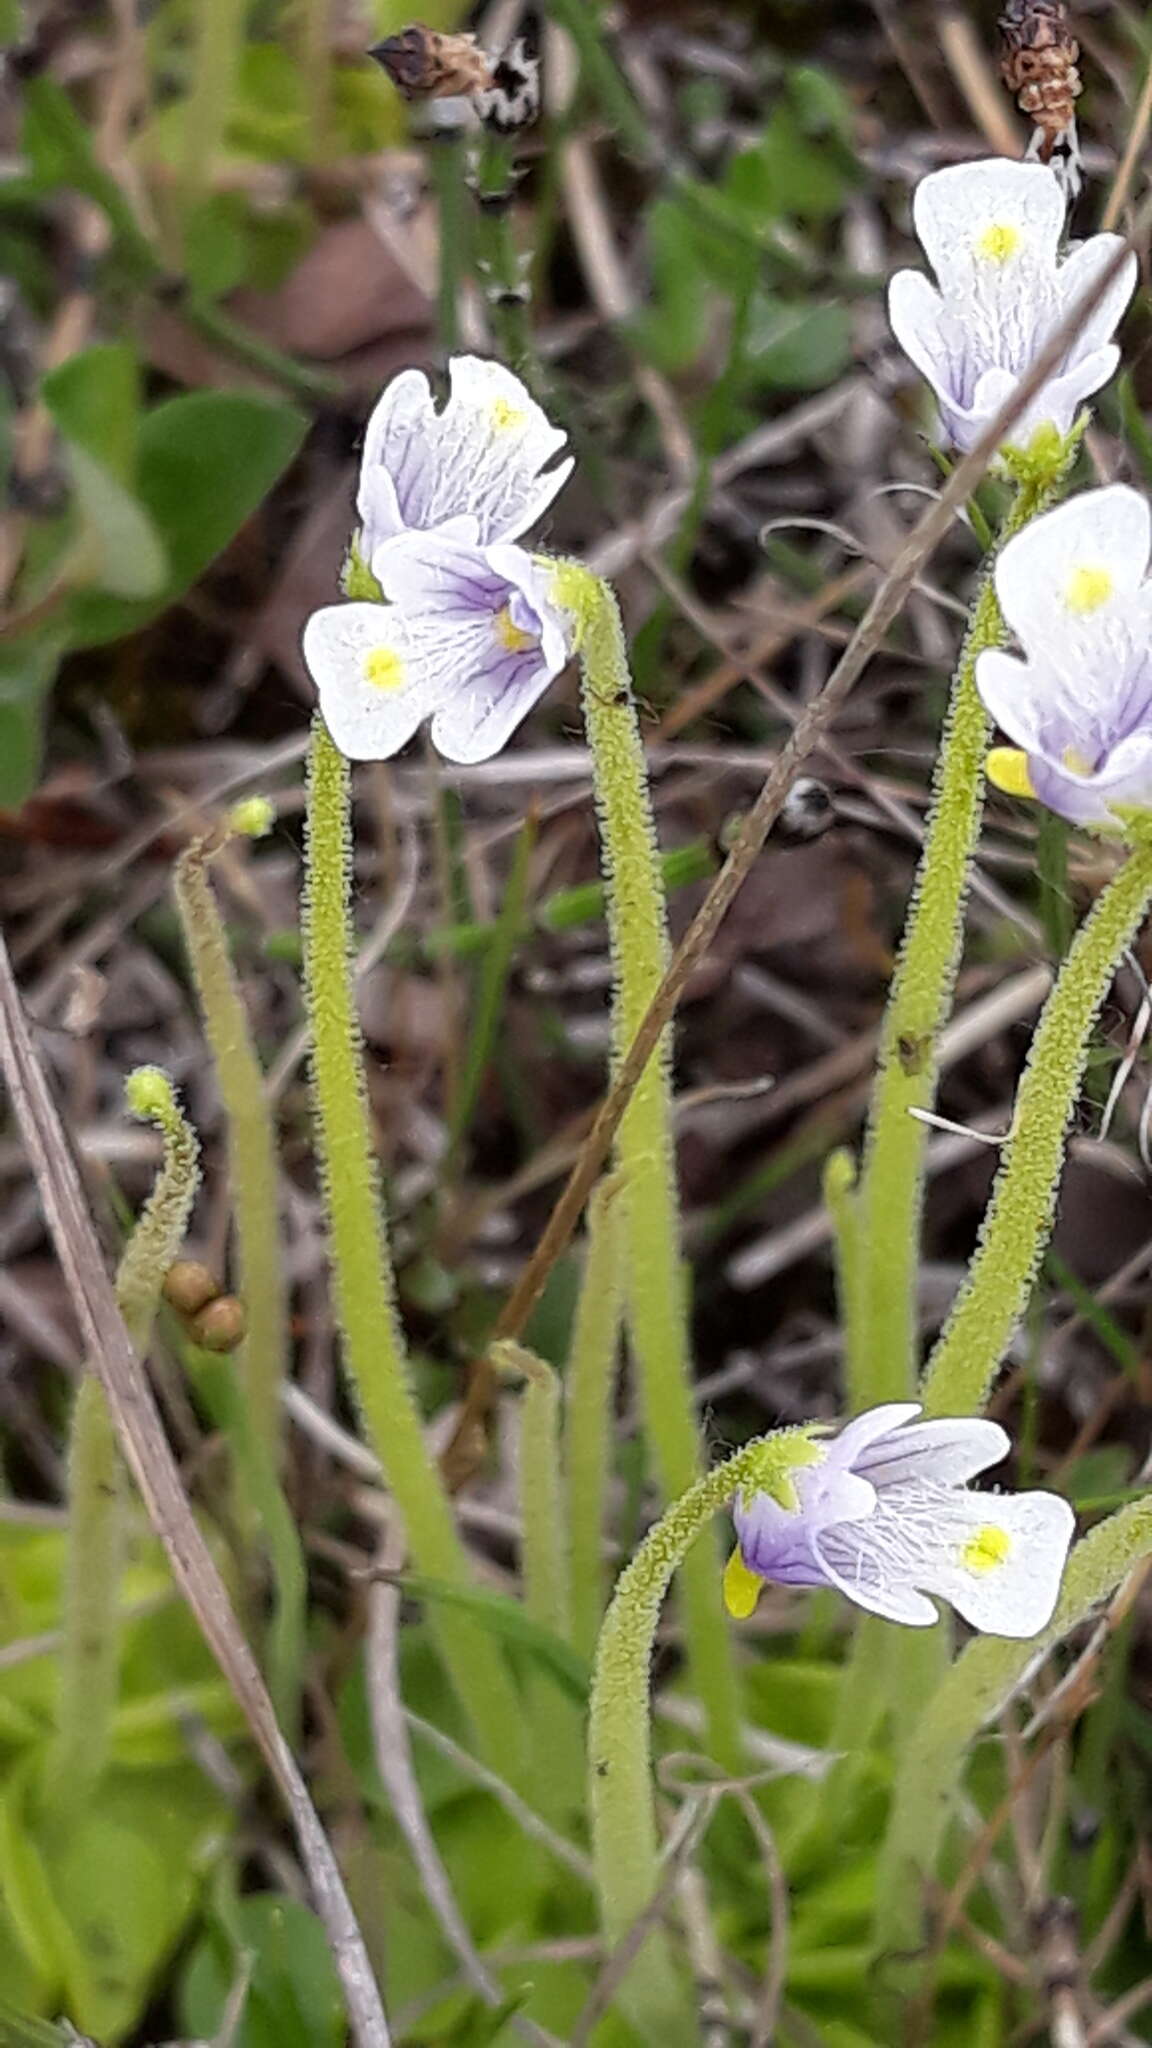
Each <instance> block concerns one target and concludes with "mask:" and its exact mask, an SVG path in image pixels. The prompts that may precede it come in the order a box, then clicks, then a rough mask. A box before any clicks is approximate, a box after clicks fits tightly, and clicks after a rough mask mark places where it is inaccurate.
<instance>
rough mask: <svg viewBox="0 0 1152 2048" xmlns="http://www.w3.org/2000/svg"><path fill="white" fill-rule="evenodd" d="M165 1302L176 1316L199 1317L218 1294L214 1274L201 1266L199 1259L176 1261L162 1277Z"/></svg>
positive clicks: (218, 1286)
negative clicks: (202, 1310) (174, 1311)
mask: <svg viewBox="0 0 1152 2048" xmlns="http://www.w3.org/2000/svg"><path fill="white" fill-rule="evenodd" d="M161 1291H162V1293H163V1295H164V1299H165V1301H166V1302H167V1303H168V1305H169V1307H170V1308H174V1309H175V1310H176V1313H177V1314H178V1315H182V1316H195V1315H199V1313H200V1311H201V1309H203V1308H207V1306H208V1303H209V1302H210V1301H215V1299H216V1297H217V1295H218V1294H219V1292H220V1282H219V1281H218V1280H217V1278H216V1275H215V1274H214V1273H210V1272H209V1271H208V1268H207V1266H202V1265H201V1264H200V1261H199V1259H177V1260H176V1263H175V1265H173V1266H169V1268H168V1271H167V1273H166V1274H165V1275H164V1286H163V1288H162V1290H161Z"/></svg>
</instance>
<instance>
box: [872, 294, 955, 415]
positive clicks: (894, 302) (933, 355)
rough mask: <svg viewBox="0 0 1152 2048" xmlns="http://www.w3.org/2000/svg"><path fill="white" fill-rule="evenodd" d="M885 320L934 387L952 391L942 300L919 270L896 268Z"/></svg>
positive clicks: (952, 382) (943, 390)
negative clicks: (886, 319)
mask: <svg viewBox="0 0 1152 2048" xmlns="http://www.w3.org/2000/svg"><path fill="white" fill-rule="evenodd" d="M888 324H889V326H890V327H891V329H892V332H893V334H894V335H895V337H896V340H897V341H898V342H899V344H900V347H901V348H902V349H903V351H904V353H905V355H906V356H907V357H908V360H909V362H911V363H913V364H914V365H915V367H916V368H917V369H918V370H919V372H920V375H921V376H922V377H926V378H927V380H928V382H929V384H931V386H932V388H933V390H934V391H936V392H937V393H940V394H947V395H949V396H950V395H951V394H952V391H953V389H954V378H953V376H952V374H951V364H952V349H951V347H950V345H949V343H950V337H949V332H948V328H947V326H946V324H945V313H944V302H943V300H942V299H941V297H940V294H939V292H938V291H937V290H936V288H935V286H934V285H932V284H931V283H930V282H929V280H928V279H927V278H926V277H925V275H924V273H923V271H922V270H898V271H897V272H896V275H895V277H894V278H893V279H892V281H891V283H890V284H889V286H888Z"/></svg>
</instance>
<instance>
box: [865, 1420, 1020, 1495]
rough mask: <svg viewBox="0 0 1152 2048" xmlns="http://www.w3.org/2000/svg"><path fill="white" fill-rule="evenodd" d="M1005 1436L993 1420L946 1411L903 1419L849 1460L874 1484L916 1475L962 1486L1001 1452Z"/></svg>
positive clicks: (1004, 1449)
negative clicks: (927, 1418) (933, 1417)
mask: <svg viewBox="0 0 1152 2048" xmlns="http://www.w3.org/2000/svg"><path fill="white" fill-rule="evenodd" d="M1010 1448H1011V1440H1010V1438H1009V1436H1008V1432H1007V1430H1004V1429H1001V1427H1000V1424H999V1423H998V1422H988V1421H986V1420H985V1419H984V1418H983V1417H981V1416H974V1417H969V1416H966V1415H965V1416H946V1417H944V1418H943V1419H942V1420H940V1421H937V1422H912V1423H907V1424H906V1425H905V1426H904V1428H903V1429H900V1430H896V1431H893V1432H892V1433H891V1434H890V1435H888V1436H884V1437H881V1438H879V1440H878V1441H875V1442H873V1443H872V1444H870V1445H869V1446H868V1447H867V1449H866V1450H864V1451H861V1452H859V1453H858V1454H857V1456H856V1457H855V1458H854V1460H853V1469H854V1470H855V1471H856V1472H858V1473H859V1474H860V1475H861V1477H862V1478H864V1479H867V1480H869V1481H870V1482H871V1484H872V1485H873V1486H875V1487H876V1488H877V1489H882V1488H884V1487H886V1486H893V1485H897V1484H899V1483H900V1482H901V1481H902V1480H920V1481H924V1482H926V1483H928V1484H930V1485H936V1486H962V1485H963V1484H964V1481H965V1480H966V1479H973V1478H975V1476H976V1474H977V1472H986V1471H987V1469H988V1467H989V1466H990V1465H998V1464H999V1463H1000V1460H1001V1459H1002V1458H1005V1457H1007V1455H1008V1452H1009V1450H1010Z"/></svg>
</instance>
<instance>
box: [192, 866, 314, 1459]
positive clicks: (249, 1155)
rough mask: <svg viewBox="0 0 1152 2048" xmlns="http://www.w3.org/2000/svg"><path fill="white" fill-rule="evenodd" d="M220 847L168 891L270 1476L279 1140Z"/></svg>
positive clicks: (282, 1310) (244, 1364) (244, 1363)
mask: <svg viewBox="0 0 1152 2048" xmlns="http://www.w3.org/2000/svg"><path fill="white" fill-rule="evenodd" d="M218 844H219V842H213V841H210V840H206V839H196V840H193V842H192V844H191V845H190V846H189V847H187V848H186V849H185V851H184V852H183V853H182V854H181V856H180V859H179V860H178V861H177V863H176V874H175V878H174V885H173V886H174V890H175V895H176V905H177V909H178V910H179V913H180V921H181V925H182V926H183V931H184V943H185V945H186V947H187V949H188V958H189V962H190V964H191V968H192V975H193V979H194V981H195V983H196V994H197V997H198V999H199V1003H200V1010H201V1014H202V1016H203V1018H204V1028H205V1031H206V1033H207V1036H208V1044H209V1046H210V1048H211V1052H212V1059H213V1062H214V1065H215V1068H216V1081H217V1086H218V1087H219V1090H220V1099H221V1101H222V1103H223V1105H224V1114H225V1119H226V1123H227V1132H228V1174H229V1183H230V1187H231V1192H232V1212H233V1216H234V1219H235V1227H236V1249H237V1264H238V1269H239V1292H240V1294H241V1297H242V1299H243V1302H244V1312H245V1318H246V1324H247V1330H246V1335H245V1339H244V1345H243V1348H242V1351H241V1354H240V1359H241V1371H242V1373H243V1376H244V1384H245V1390H246V1395H247V1404H248V1412H249V1415H250V1417H251V1421H252V1426H253V1427H254V1429H255V1430H256V1433H257V1435H258V1436H259V1438H260V1441H261V1443H262V1444H263V1445H264V1449H265V1454H266V1456H267V1459H268V1463H269V1465H270V1467H271V1469H272V1471H273V1472H275V1471H278V1469H279V1466H280V1452H281V1441H282V1418H281V1402H280V1394H281V1388H282V1386H283V1383H284V1380H285V1377H286V1375H287V1369H288V1294H287V1288H286V1285H285V1279H284V1266H283V1247H282V1245H281V1241H280V1197H279V1167H278V1161H277V1148H276V1131H275V1126H274V1123H273V1119H272V1113H271V1110H270V1108H269V1105H268V1101H267V1097H266V1095H265V1092H264V1073H263V1069H262V1068H261V1065H260V1061H259V1059H258V1057H257V1054H256V1048H255V1046H254V1044H253V1042H252V1032H251V1029H250V1027H249V1022H248V1012H247V1009H246V1007H245V1004H244V999H243V997H242V995H241V993H240V988H239V985H238V983H237V980H236V975H235V973H234V971H233V967H232V961H231V958H230V955H229V951H228V939H227V935H226V933H225V930H224V920H223V918H222V917H221V915H220V910H219V906H218V905H217V902H216V897H215V894H214V893H213V889H212V884H211V882H210V881H209V879H208V861H209V859H210V857H211V855H212V853H213V852H215V851H217V850H218Z"/></svg>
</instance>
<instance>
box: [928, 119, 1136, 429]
mask: <svg viewBox="0 0 1152 2048" xmlns="http://www.w3.org/2000/svg"><path fill="white" fill-rule="evenodd" d="M1065 204H1066V202H1065V195H1064V192H1063V190H1062V189H1061V186H1060V183H1059V180H1058V179H1057V177H1056V176H1055V173H1054V172H1053V171H1052V170H1051V169H1049V167H1048V166H1047V165H1045V164H1037V163H1013V162H1012V161H1010V160H1009V159H1007V158H1000V157H992V158H989V159H988V160H987V161H985V162H982V163H973V164H952V165H949V166H948V167H947V168H946V169H944V170H940V171H931V172H930V173H929V174H928V176H927V177H926V178H922V179H921V181H920V183H919V185H918V186H917V187H916V192H915V196H914V198H913V201H912V218H913V224H914V226H915V229H916V234H917V238H918V239H919V241H920V243H921V246H922V247H923V250H924V253H925V255H926V256H927V258H928V261H929V263H930V264H931V265H932V268H933V270H934V271H935V273H936V288H934V287H933V286H932V284H930V283H929V280H928V279H927V278H926V277H925V276H924V275H923V273H922V272H921V271H918V270H901V271H898V272H897V274H896V276H895V277H894V278H893V279H892V282H891V284H890V286H889V290H888V317H889V319H890V321H891V324H892V331H893V333H894V334H895V336H896V339H897V341H898V342H899V343H900V346H901V348H902V349H903V350H904V352H905V354H906V355H908V356H909V357H910V358H911V360H912V362H913V363H914V364H915V365H916V368H917V369H918V370H919V371H920V373H921V375H922V376H924V377H926V378H927V380H928V382H929V384H930V385H931V386H932V389H933V391H934V392H935V394H936V397H937V400H938V401H939V406H940V424H941V430H942V434H943V437H944V439H945V440H946V441H948V442H950V443H951V444H952V445H953V446H955V447H957V448H959V449H961V450H966V449H969V448H971V447H973V446H974V444H975V443H976V442H977V441H978V440H979V438H980V436H981V434H982V433H983V432H984V431H985V429H986V428H987V427H988V426H989V425H990V424H991V422H992V420H993V419H994V417H995V415H996V414H997V413H998V412H999V410H1000V408H1001V406H1002V405H1003V404H1004V403H1005V401H1006V399H1008V398H1009V397H1010V395H1011V394H1012V392H1013V391H1014V390H1015V389H1016V387H1017V385H1018V384H1019V382H1020V380H1021V378H1022V377H1023V376H1024V375H1025V374H1026V373H1027V371H1028V370H1029V369H1031V367H1032V365H1033V363H1035V361H1036V359H1037V357H1038V355H1039V354H1040V351H1041V349H1042V348H1043V347H1044V345H1045V343H1046V342H1047V341H1048V340H1049V339H1050V338H1051V336H1052V335H1053V333H1054V332H1055V330H1056V329H1057V327H1059V325H1060V323H1061V321H1062V320H1063V319H1064V318H1065V317H1066V315H1067V314H1068V312H1069V310H1070V309H1071V308H1072V307H1073V306H1074V305H1076V303H1077V301H1078V300H1080V299H1082V298H1083V297H1084V295H1085V293H1086V292H1087V291H1089V290H1090V288H1091V286H1092V283H1093V281H1094V280H1096V279H1099V278H1100V277H1101V275H1102V273H1103V272H1104V271H1105V270H1106V269H1107V267H1108V265H1109V263H1111V261H1112V259H1113V257H1114V255H1115V253H1116V251H1117V250H1118V249H1119V248H1120V246H1121V238H1120V236H1118V235H1110V234H1102V235H1092V236H1091V237H1090V238H1089V240H1088V241H1086V242H1082V243H1080V245H1079V246H1078V247H1077V248H1075V249H1074V250H1072V251H1071V253H1070V254H1069V255H1067V256H1066V257H1065V258H1064V260H1063V262H1061V261H1059V260H1058V255H1057V251H1058V247H1059V242H1060V237H1061V234H1062V232H1063V227H1064V212H1065ZM1135 284H1136V259H1135V256H1132V257H1131V258H1130V259H1129V261H1128V262H1126V263H1124V264H1123V265H1122V266H1121V268H1120V270H1119V272H1118V273H1117V275H1116V276H1115V277H1114V278H1113V280H1112V282H1111V284H1110V285H1109V286H1108V287H1107V289H1106V290H1105V292H1104V294H1103V296H1102V298H1101V299H1100V301H1099V303H1098V305H1097V306H1096V307H1095V309H1094V311H1093V312H1091V313H1090V314H1089V315H1088V316H1087V318H1086V319H1084V320H1083V322H1082V323H1081V325H1080V328H1079V331H1078V332H1077V334H1076V336H1075V339H1074V340H1073V341H1072V342H1070V343H1069V346H1068V349H1067V351H1066V353H1065V355H1064V358H1063V360H1062V361H1061V362H1060V364H1059V365H1058V366H1057V368H1056V369H1055V370H1054V371H1053V373H1052V375H1051V376H1050V377H1049V378H1048V380H1047V382H1046V383H1045V384H1044V385H1042V387H1041V389H1040V390H1039V391H1038V392H1037V393H1036V395H1035V397H1034V398H1033V399H1032V400H1031V401H1030V402H1029V404H1028V405H1027V406H1026V407H1025V409H1024V412H1023V413H1022V415H1021V417H1020V418H1019V419H1018V420H1017V421H1016V423H1015V425H1014V426H1013V428H1012V430H1011V434H1010V440H1011V442H1012V443H1013V445H1015V446H1017V447H1027V445H1028V443H1029V442H1030V441H1031V439H1032V437H1033V435H1034V434H1035V432H1036V430H1037V429H1038V428H1039V427H1043V426H1052V427H1055V429H1056V431H1057V432H1058V433H1059V434H1060V435H1061V436H1064V435H1066V434H1067V433H1068V432H1069V430H1070V428H1071V426H1072V424H1073V421H1074V420H1075V418H1076V415H1077V412H1078V411H1079V408H1080V406H1081V405H1082V404H1083V401H1084V400H1085V399H1086V398H1088V397H1090V396H1091V395H1092V393H1093V392H1095V391H1099V390H1100V389H1101V387H1102V386H1103V385H1105V384H1106V383H1107V382H1108V379H1109V378H1110V377H1111V375H1112V373H1113V371H1114V370H1115V368H1116V365H1117V362H1118V361H1119V355H1120V352H1119V350H1118V348H1117V347H1116V345H1115V343H1114V342H1113V341H1112V340H1111V336H1112V333H1113V330H1114V329H1115V327H1116V325H1117V323H1118V322H1119V320H1120V318H1121V315H1122V314H1123V312H1124V308H1125V307H1126V305H1127V304H1128V301H1129V299H1130V298H1131V296H1132V293H1133V290H1134V289H1135Z"/></svg>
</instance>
